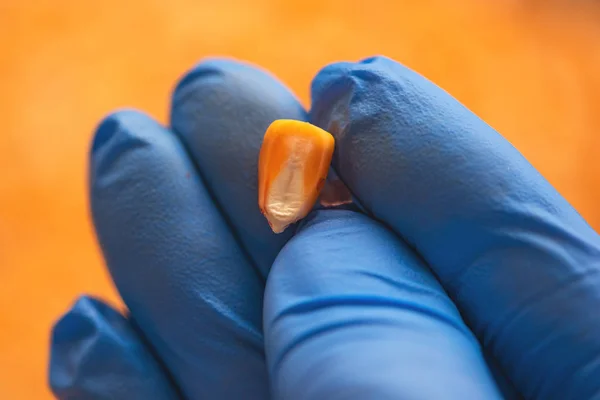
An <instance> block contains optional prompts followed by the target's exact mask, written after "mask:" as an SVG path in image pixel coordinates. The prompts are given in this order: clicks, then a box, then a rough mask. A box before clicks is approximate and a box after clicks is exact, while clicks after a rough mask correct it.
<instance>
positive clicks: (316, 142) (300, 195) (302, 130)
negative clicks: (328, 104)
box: [258, 119, 335, 233]
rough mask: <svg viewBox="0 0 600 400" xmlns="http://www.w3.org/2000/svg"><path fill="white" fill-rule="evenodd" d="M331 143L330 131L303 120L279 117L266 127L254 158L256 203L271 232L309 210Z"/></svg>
mask: <svg viewBox="0 0 600 400" xmlns="http://www.w3.org/2000/svg"><path fill="white" fill-rule="evenodd" d="M334 143H335V141H334V139H333V136H331V134H330V133H328V132H326V131H324V130H323V129H321V128H318V127H316V126H314V125H311V124H309V123H307V122H302V121H295V120H285V119H280V120H277V121H275V122H273V123H272V124H271V125H270V126H269V128H267V131H266V133H265V137H264V140H263V143H262V147H261V149H260V156H259V160H258V206H259V207H260V211H261V212H262V213H263V215H264V216H265V217H266V218H267V221H268V222H269V225H270V226H271V229H272V230H273V232H275V233H281V232H283V231H284V230H285V228H287V227H288V226H289V225H291V224H293V223H294V222H296V221H298V220H300V219H302V218H304V217H305V216H306V215H307V214H308V213H309V212H310V210H311V209H312V206H313V204H314V203H315V202H316V201H317V198H318V197H319V192H320V191H321V188H322V187H323V184H324V183H325V179H326V178H327V172H328V170H329V164H330V163H331V157H332V155H333V147H334Z"/></svg>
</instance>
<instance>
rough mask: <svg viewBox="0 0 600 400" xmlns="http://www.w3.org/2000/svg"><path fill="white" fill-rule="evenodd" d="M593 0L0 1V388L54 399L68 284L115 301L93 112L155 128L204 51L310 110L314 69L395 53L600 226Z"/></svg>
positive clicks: (599, 50)
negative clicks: (118, 114) (98, 203)
mask: <svg viewBox="0 0 600 400" xmlns="http://www.w3.org/2000/svg"><path fill="white" fill-rule="evenodd" d="M569 3H572V4H573V3H577V4H578V5H577V8H574V6H573V5H571V6H569V5H568V4H569ZM586 4H587V5H586ZM590 4H591V2H589V3H586V2H568V1H565V2H562V3H561V2H558V1H550V0H547V1H516V0H513V1H502V2H493V1H487V2H484V1H475V0H461V1H458V0H437V1H434V0H429V1H423V0H422V1H418V2H417V1H410V0H404V1H401V0H389V1H386V0H369V1H368V2H363V1H352V0H319V1H315V0H300V1H277V0H248V1H244V0H221V1H219V2H216V1H206V0H205V1H198V0H170V1H162V2H161V1H158V0H154V1H142V0H136V1H117V0H104V1H102V2H86V1H75V0H73V1H69V0H52V1H49V0H48V1H41V0H40V1H19V0H5V1H3V2H1V3H0V45H1V53H0V54H1V55H2V62H1V63H0V88H1V96H0V127H1V129H2V130H1V131H0V281H1V282H2V283H1V284H2V290H1V291H0V360H1V362H0V398H2V399H47V398H50V393H49V391H48V389H47V383H46V382H47V378H46V365H47V362H48V341H49V331H50V328H51V325H52V323H53V321H54V320H55V319H56V318H57V317H58V316H59V315H60V314H61V313H62V312H64V311H65V310H66V309H67V307H68V306H69V305H70V303H71V302H72V301H73V299H74V298H75V297H76V296H77V295H79V294H81V293H84V292H86V293H91V294H95V295H99V296H102V297H104V298H106V299H108V300H109V301H110V302H112V303H113V304H115V305H118V306H119V305H120V303H119V299H118V295H117V294H116V292H115V290H114V288H113V287H112V284H111V283H110V281H109V278H108V276H107V274H106V272H105V269H104V267H103V262H102V259H101V256H100V254H99V252H98V250H97V246H96V242H95V238H94V235H93V229H92V227H91V225H90V220H89V218H88V205H87V197H86V189H87V187H86V174H87V151H88V145H89V141H90V137H91V134H92V131H93V129H94V126H95V124H96V123H97V122H98V120H99V119H100V118H101V117H102V116H103V115H104V114H106V113H107V112H109V111H110V110H111V109H114V108H116V107H121V106H133V107H138V108H141V109H143V110H145V111H147V112H149V113H150V114H152V115H154V116H155V117H156V118H158V119H159V120H161V121H164V122H166V117H167V110H168V101H169V95H170V92H171V89H172V88H173V84H174V82H175V80H176V79H177V78H178V76H180V74H181V73H182V72H184V71H185V70H186V69H187V68H189V67H190V66H191V65H193V64H194V63H195V62H196V61H198V60H199V59H200V58H202V57H205V56H209V55H226V56H233V57H237V58H241V59H245V60H249V61H251V62H255V63H258V64H260V65H262V66H264V67H265V68H267V69H269V70H271V71H272V72H274V73H275V74H276V75H278V76H279V77H280V78H281V79H282V80H283V81H285V82H286V83H287V84H288V85H289V86H290V87H291V88H292V89H294V90H295V92H296V93H297V94H298V96H299V97H300V98H301V99H302V100H303V101H304V103H305V104H306V105H307V106H308V105H309V104H308V98H309V92H308V90H309V89H308V88H309V84H310V80H311V78H312V77H313V75H314V74H315V73H316V72H317V70H318V69H320V68H321V67H322V66H323V65H324V64H326V63H329V62H332V61H336V60H341V59H350V60H356V59H359V58H362V57H365V56H369V55H374V54H385V55H388V56H390V57H392V58H395V59H397V60H399V61H401V62H402V63H404V64H406V65H408V66H409V67H412V68H413V69H415V70H417V71H419V72H420V73H422V74H424V75H425V76H427V77H428V78H430V79H432V80H433V81H434V82H436V83H437V84H439V85H440V86H442V87H444V88H445V89H446V90H448V91H449V92H450V93H452V94H453V95H454V96H455V97H457V98H458V99H459V100H461V101H462V102H463V103H465V104H466V105H467V106H468V107H470V108H471V109H472V110H474V111H475V112H476V113H478V114H479V115H480V116H481V117H483V118H484V119H485V120H487V121H488V122H489V123H490V124H491V125H493V126H494V127H495V128H497V129H498V130H499V131H500V132H502V133H503V134H504V135H505V137H507V138H508V139H509V140H510V141H511V142H512V143H513V144H514V145H515V146H516V147H517V148H518V149H520V150H521V151H522V152H523V153H524V154H525V156H526V157H527V158H528V159H529V160H530V161H531V162H532V163H533V164H534V165H535V166H536V167H537V168H538V169H539V170H540V171H541V172H542V174H543V175H545V176H546V177H547V179H549V180H550V182H551V183H552V184H554V185H555V186H556V187H557V188H558V190H559V191H560V192H562V193H563V194H564V196H566V198H567V199H568V200H569V201H570V202H571V203H572V204H573V205H574V206H575V207H576V208H577V209H578V210H579V211H580V212H581V213H582V214H583V216H584V217H585V218H586V219H587V220H588V221H589V222H590V224H591V225H592V226H594V227H595V228H596V229H598V228H600V207H599V206H598V205H599V204H600V161H599V158H600V154H598V149H599V148H600V134H599V133H598V132H600V75H599V74H598V71H600V12H598V10H597V9H594V8H592V7H593V6H592V5H590Z"/></svg>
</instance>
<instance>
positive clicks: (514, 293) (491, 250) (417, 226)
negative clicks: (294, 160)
mask: <svg viewBox="0 0 600 400" xmlns="http://www.w3.org/2000/svg"><path fill="white" fill-rule="evenodd" d="M312 96H313V109H312V111H311V122H313V123H314V124H316V125H318V126H320V127H322V128H324V129H326V130H328V131H329V132H331V133H332V134H333V135H334V136H335V137H336V154H335V155H334V166H335V168H336V169H337V172H338V173H339V175H340V177H341V178H342V179H343V180H344V181H345V183H346V184H347V185H348V187H349V188H350V190H351V191H352V192H353V194H354V195H355V196H356V197H357V199H358V200H359V201H360V203H361V204H362V206H363V207H364V208H365V209H366V210H367V211H369V212H370V213H372V214H373V216H374V217H375V218H377V219H380V220H382V221H384V222H385V223H386V224H388V225H389V226H390V227H391V228H392V229H393V230H394V231H395V232H396V233H397V234H399V235H400V236H402V237H403V238H404V239H405V240H407V241H408V242H409V243H411V244H412V245H413V246H414V247H415V248H416V249H417V251H418V252H419V253H420V254H421V255H422V256H423V258H424V259H425V260H426V261H427V262H428V263H429V265H430V266H431V267H432V269H433V270H434V271H435V273H436V274H437V276H438V277H439V279H440V281H441V282H442V284H443V285H444V286H445V289H446V290H447V291H448V293H449V295H450V296H451V298H452V299H453V300H454V301H455V302H456V303H457V304H458V306H459V308H460V309H461V312H462V313H463V315H464V316H465V318H466V320H467V322H468V323H469V325H470V326H471V328H472V329H473V330H474V332H475V334H476V335H477V336H478V338H479V339H480V341H481V342H482V343H483V344H484V346H486V347H487V348H488V350H489V351H490V352H491V353H492V354H493V355H494V356H495V357H496V358H497V359H498V360H499V362H500V364H501V366H502V368H503V369H504V371H505V372H506V373H507V375H508V376H509V377H510V378H511V379H512V380H513V382H514V383H515V384H516V386H517V387H518V389H519V390H520V391H521V393H523V394H524V395H525V396H526V397H528V398H529V397H542V398H548V397H556V398H589V396H591V395H593V394H594V393H598V392H600V357H599V356H598V354H600V319H598V318H597V317H596V316H595V315H594V314H593V313H591V312H590V309H591V308H592V307H594V306H597V305H598V304H600V274H598V272H599V271H600V268H599V263H600V240H599V239H598V236H597V234H596V233H595V232H594V231H593V230H592V229H591V228H590V227H589V225H588V224H587V223H586V222H585V221H584V220H583V219H582V218H581V217H580V216H579V214H578V213H577V212H576V211H575V210H574V209H573V208H572V207H571V206H570V205H569V204H568V203H567V201H566V200H565V199H563V198H562V197H561V195H560V194H558V193H557V191H556V190H554V189H553V188H552V186H551V185H550V184H549V183H548V182H547V181H546V180H545V179H544V178H543V177H542V176H541V175H540V174H539V173H538V172H537V171H536V170H535V169H534V168H533V167H532V166H531V165H530V164H529V163H528V162H527V160H525V158H524V157H522V156H521V154H519V152H518V151H517V150H516V149H515V148H514V147H513V146H512V145H511V144H510V143H508V142H507V141H506V140H504V139H503V138H502V136H501V135H499V134H498V133H496V132H495V131H494V130H493V129H492V128H491V127H489V126H488V125H487V124H485V123H484V122H483V121H482V120H481V119H479V118H478V117H477V116H475V115H474V114H473V113H471V112H470V111H469V110H468V109H466V108H465V107H464V106H462V105H461V104H460V103H458V102H457V101H456V100H455V99H453V98H452V97H451V96H450V95H449V94H447V93H446V92H444V91H443V90H442V89H440V88H438V87H437V86H435V85H434V84H433V83H431V82H429V81H428V80H426V79H425V78H423V77H422V76H420V75H418V74H417V73H415V72H413V71H411V70H409V69H407V68H405V67H403V66H402V65H400V64H398V63H396V62H394V61H393V60H390V59H387V58H383V57H375V58H370V59H367V60H364V61H362V62H359V63H338V64H333V65H330V66H328V67H326V68H325V69H323V70H322V71H321V72H320V73H319V74H318V75H317V76H316V78H315V79H314V81H313V86H312Z"/></svg>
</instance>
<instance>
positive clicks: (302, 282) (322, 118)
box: [50, 58, 600, 400]
mask: <svg viewBox="0 0 600 400" xmlns="http://www.w3.org/2000/svg"><path fill="white" fill-rule="evenodd" d="M312 97H313V108H312V110H311V112H310V116H307V115H306V114H305V112H304V111H303V109H302V107H301V106H300V105H299V104H298V102H297V101H296V100H295V99H294V97H293V96H292V95H291V94H290V93H289V92H288V91H287V90H286V89H285V88H284V87H283V86H282V85H281V84H279V83H277V82H276V81H275V80H274V79H273V78H271V77H270V76H268V75H266V74H265V73H263V72H260V71H258V70H256V69H255V68H253V67H250V66H246V65H243V64H239V63H236V62H233V61H222V60H212V61H207V62H204V63H202V64H200V65H199V66H197V67H196V68H194V69H193V70H192V71H191V72H190V73H189V74H188V75H186V76H185V77H184V78H183V79H182V81H181V82H180V83H179V85H178V87H177V89H176V91H175V93H174V96H173V105H172V115H171V128H170V129H169V128H164V127H162V126H160V125H159V124H158V123H157V122H155V121H153V120H152V119H151V118H149V117H147V116H145V115H143V114H141V113H139V112H136V111H121V112H117V113H115V114H113V115H111V116H109V117H108V118H107V119H106V120H105V121H104V122H103V123H102V124H101V125H100V126H99V128H98V131H97V133H96V137H95V140H94V145H93V151H92V156H91V158H92V160H91V201H92V211H93V217H94V224H95V227H96V229H97V233H98V238H99V241H100V244H101V246H102V250H103V253H104V255H105V258H106V261H107V264H108V266H109V269H110V272H111V274H112V277H113V279H114V281H115V284H116V286H117V288H118V289H119V291H120V293H121V295H122V297H123V299H124V301H125V303H126V304H127V306H128V308H129V310H130V313H131V315H130V316H128V317H127V319H125V318H124V317H121V316H120V315H118V314H117V313H116V312H115V311H112V310H110V309H108V308H107V307H106V306H105V305H103V304H101V303H99V302H97V301H95V300H91V299H87V298H83V299H82V300H80V301H79V302H78V303H77V304H76V306H75V307H74V308H73V309H72V310H71V311H69V312H68V313H67V314H66V315H65V316H64V317H63V319H62V320H61V321H59V323H58V324H57V326H56V327H55V330H54V333H53V342H52V358H51V365H50V383H51V386H52V388H53V390H54V392H55V393H56V394H57V396H58V397H59V398H61V399H109V398H110V399H138V398H139V399H149V398H152V399H159V400H161V399H176V398H186V399H265V398H268V397H269V396H271V397H273V398H276V399H286V400H287V399H292V400H294V399H361V400H362V399H495V398H502V397H506V398H519V397H525V398H540V399H553V398H556V399H561V400H567V399H578V400H579V399H592V398H596V397H600V318H598V317H597V316H596V314H595V310H596V309H597V308H598V306H599V305H600V274H598V272H599V271H600V239H599V237H598V235H597V234H596V233H595V232H594V231H593V230H592V229H591V228H590V227H589V226H588V225H587V224H586V222H585V221H584V220H583V219H582V218H581V217H580V216H579V215H578V214H577V213H576V211H575V210H574V209H573V208H572V207H571V206H570V205H569V204H568V203H567V202H566V201H565V200H564V199H563V198H562V197H561V196H560V195H559V194H558V193H557V192H556V191H555V190H554V189H553V188H552V187H551V186H550V185H549V184H548V183H547V182H546V181H545V180H544V179H543V178H542V177H541V176H540V175H539V174H538V173H537V172H536V171H535V170H534V169H533V167H532V166H531V165H530V164H529V163H527V161H526V160H525V159H523V157H522V156H521V155H520V154H519V153H518V152H517V151H516V150H515V149H514V148H513V147H512V146H511V145H510V144H509V143H508V142H506V141H505V140H504V139H503V138H502V137H501V136H499V135H498V134H497V133H496V132H494V131H493V130H492V129H491V128H490V127H489V126H487V125H486V124H485V123H483V122H482V121H481V120H480V119H478V118H477V117H476V116H475V115H473V114H472V113H470V112H469V111H468V110H466V109H465V108H464V107H463V106H461V105H460V104H459V103H458V102H456V100H454V99H453V98H451V97H450V96H449V95H448V94H446V93H445V92H444V91H442V90H441V89H439V88H438V87H436V86H435V85H433V84H432V83H430V82H429V81H427V80H425V79H424V78H423V77H421V76H419V75H417V74H415V73H414V72H412V71H410V70H408V69H406V68H404V67H402V66H401V65H399V64H397V63H395V62H394V61H392V60H389V59H386V58H372V59H368V60H365V61H363V62H360V63H338V64H334V65H331V66H328V67H326V68H325V69H324V70H322V71H321V72H320V73H319V74H318V75H317V77H316V78H315V80H314V81H313V85H312ZM277 118H294V119H306V118H309V119H310V121H311V122H313V123H315V124H317V125H319V126H321V127H323V128H325V129H327V130H329V131H330V132H332V133H333V134H334V135H335V137H336V154H335V156H334V162H333V165H334V167H335V169H336V171H337V173H338V174H339V176H340V177H341V178H342V179H343V180H344V181H345V183H346V184H347V185H348V186H349V188H350V189H351V191H352V192H353V195H354V196H355V197H356V200H357V201H358V202H359V203H360V205H361V208H362V210H363V211H362V212H359V211H357V210H354V211H352V210H320V211H315V212H314V213H312V214H311V215H310V216H309V217H308V218H307V219H306V220H305V221H303V223H301V224H300V226H299V227H298V229H297V231H296V232H294V229H289V230H288V231H286V232H285V233H284V234H282V235H274V234H272V233H271V232H270V230H269V227H268V224H267V223H266V221H265V220H264V218H263V217H262V216H261V215H260V212H259V210H258V207H257V195H256V191H257V188H256V181H257V178H256V171H257V158H258V151H259V148H260V143H261V139H262V135H263V133H264V131H265V129H266V127H267V126H268V125H269V123H270V122H271V121H273V120H274V119H277ZM292 235H293V237H292ZM271 266H272V268H271ZM267 276H268V282H267V284H266V291H265V282H266V281H267ZM263 295H264V299H263ZM263 304H264V308H263ZM263 327H264V329H263ZM263 332H264V336H263ZM265 354H266V357H265ZM270 391H271V393H269V392H270Z"/></svg>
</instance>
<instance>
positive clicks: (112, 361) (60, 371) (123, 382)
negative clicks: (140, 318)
mask: <svg viewBox="0 0 600 400" xmlns="http://www.w3.org/2000/svg"><path fill="white" fill-rule="evenodd" d="M49 379H50V388H51V389H52V392H53V393H54V395H55V396H56V398H57V399H61V400H63V399H69V400H79V399H86V400H100V399H115V400H120V399H132V400H134V399H156V400H171V399H179V398H180V397H179V396H178V395H177V393H176V391H175V389H174V388H173V386H172V385H171V382H170V381H169V379H168V378H167V377H166V375H165V373H164V371H163V370H162V367H161V366H160V364H159V363H158V361H157V360H156V359H155V358H154V357H153V355H152V354H151V353H150V351H149V350H148V348H147V347H146V345H145V344H144V343H143V342H142V340H141V338H140V337H139V336H138V335H137V333H136V331H135V330H134V328H133V326H132V325H131V323H130V321H128V320H127V319H126V318H125V317H123V316H122V315H121V314H119V313H118V312H117V311H115V310H114V309H112V308H111V307H109V306H108V305H106V304H104V303H103V302H101V301H99V300H96V299H93V298H90V297H87V296H83V297H81V298H80V299H79V300H78V301H77V302H76V303H75V305H74V306H73V307H72V308H71V309H70V310H69V311H68V312H67V313H66V314H65V315H64V316H63V317H62V318H61V319H60V320H59V321H58V322H57V323H56V325H55V326H54V328H53V330H52V341H51V350H50V369H49Z"/></svg>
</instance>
